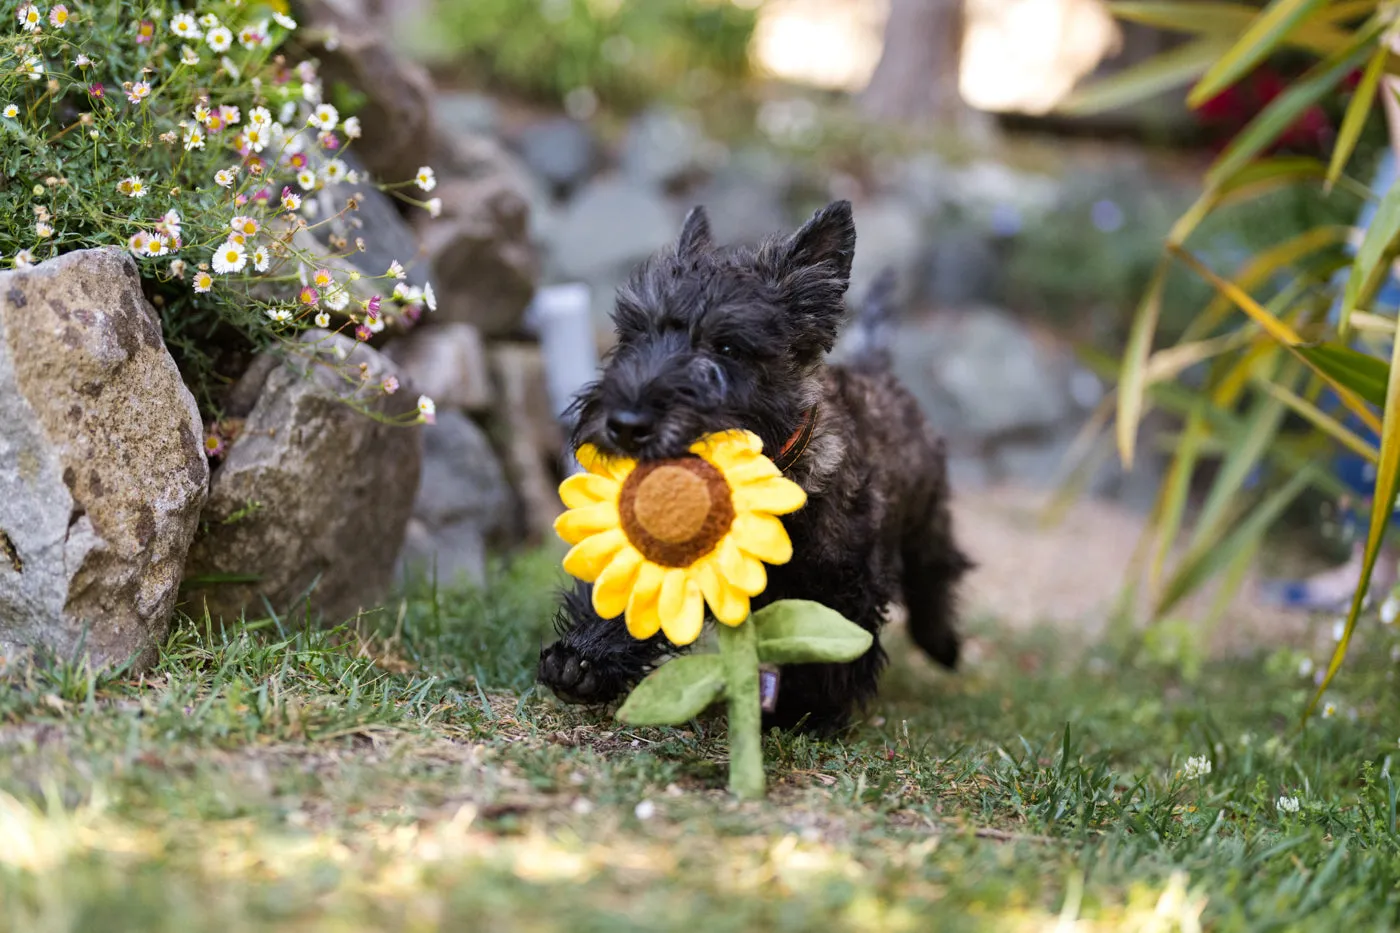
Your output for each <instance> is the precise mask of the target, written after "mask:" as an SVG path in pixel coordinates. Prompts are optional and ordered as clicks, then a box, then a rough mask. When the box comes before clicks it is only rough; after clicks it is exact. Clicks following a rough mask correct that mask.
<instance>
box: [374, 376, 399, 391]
mask: <svg viewBox="0 0 1400 933" xmlns="http://www.w3.org/2000/svg"><path fill="white" fill-rule="evenodd" d="M379 385H380V386H381V387H382V388H383V389H384V394H385V395H393V394H394V393H395V392H397V391H399V380H398V378H397V377H395V376H385V377H384V381H383V382H381V383H380V384H379Z"/></svg>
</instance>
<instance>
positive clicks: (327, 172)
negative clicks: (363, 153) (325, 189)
mask: <svg viewBox="0 0 1400 933" xmlns="http://www.w3.org/2000/svg"><path fill="white" fill-rule="evenodd" d="M345 172H346V166H345V163H344V162H342V161H341V160H340V159H331V160H330V161H329V162H327V163H326V164H325V165H323V166H321V176H322V177H323V178H325V179H326V183H327V184H332V185H338V184H340V183H341V182H342V181H344V180H345Z"/></svg>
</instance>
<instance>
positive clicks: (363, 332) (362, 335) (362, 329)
mask: <svg viewBox="0 0 1400 933" xmlns="http://www.w3.org/2000/svg"><path fill="white" fill-rule="evenodd" d="M372 336H374V333H373V332H372V331H371V330H370V329H369V328H368V327H366V326H365V325H364V324H361V325H360V326H359V327H356V328H355V339H356V340H358V341H360V342H361V343H364V342H365V341H367V340H369V338H370V337H372Z"/></svg>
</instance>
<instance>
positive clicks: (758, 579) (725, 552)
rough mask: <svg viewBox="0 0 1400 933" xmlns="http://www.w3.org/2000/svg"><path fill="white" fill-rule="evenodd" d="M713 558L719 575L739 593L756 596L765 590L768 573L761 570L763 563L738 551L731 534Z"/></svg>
mask: <svg viewBox="0 0 1400 933" xmlns="http://www.w3.org/2000/svg"><path fill="white" fill-rule="evenodd" d="M715 558H716V560H717V561H718V562H719V572H720V574H722V575H723V576H724V579H726V580H728V581H729V584H730V585H731V586H733V587H734V588H735V589H737V590H738V591H739V592H741V593H746V594H748V595H749V596H757V595H758V594H759V593H762V592H763V591H764V589H766V588H767V586H768V571H766V570H764V569H763V562H762V561H760V560H759V559H758V558H756V557H750V556H749V555H747V554H745V553H744V552H743V551H740V550H739V545H738V544H737V543H736V541H735V540H734V535H733V534H730V535H727V536H725V539H724V541H722V542H721V543H720V546H719V547H718V548H717V549H716V551H715Z"/></svg>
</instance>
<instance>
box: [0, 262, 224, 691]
mask: <svg viewBox="0 0 1400 933" xmlns="http://www.w3.org/2000/svg"><path fill="white" fill-rule="evenodd" d="M201 436H202V432H201V427H200V421H199V412H198V410H197V408H196V407H195V402H194V398H193V397H192V396H191V395H190V393H189V391H188V390H187V389H186V388H185V385H184V383H183V382H182V381H181V379H180V374H179V372H178V371H177V370H176V368H175V362H174V360H172V359H171V358H170V354H169V353H168V352H167V351H166V349H165V344H164V342H163V341H162V340H161V329H160V318H159V317H158V316H157V315H156V312H155V309H153V308H152V307H151V306H150V305H149V304H148V303H147V302H146V300H145V298H144V296H143V295H142V292H141V283H140V280H139V279H138V277H137V274H136V267H135V265H134V263H133V262H132V260H131V258H130V257H129V256H128V255H127V254H126V253H125V252H124V251H122V250H118V249H98V250H83V251H79V252H73V253H68V254H66V255H64V256H60V257H59V258H57V259H53V260H50V261H48V262H44V263H41V264H39V265H38V266H35V267H33V268H29V269H22V270H21V269H17V270H15V271H12V272H0V656H3V655H9V656H11V657H13V656H15V655H17V654H19V653H20V652H23V651H26V650H32V649H33V650H39V651H44V652H52V653H54V654H56V655H58V656H60V657H64V658H69V657H72V656H73V655H74V653H75V652H76V651H77V650H78V648H79V647H80V646H81V648H82V650H83V651H84V652H85V653H86V654H87V656H88V657H89V658H90V659H91V660H92V662H93V663H94V664H95V665H98V666H102V665H112V664H120V663H122V662H124V661H127V660H129V659H130V660H133V662H134V664H135V669H137V670H139V669H141V668H144V667H145V666H147V665H149V663H150V662H151V661H153V660H154V659H155V656H156V648H157V646H158V645H159V644H160V642H161V641H162V640H163V639H164V638H165V636H166V634H167V632H168V631H169V626H170V618H171V615H172V613H173V612H174V609H175V600H176V595H177V591H178V587H179V584H180V572H181V569H182V568H183V566H184V562H185V555H186V552H187V551H188V550H189V546H190V540H191V539H192V538H193V536H194V533H195V529H196V527H197V525H198V522H199V514H200V508H201V506H202V505H203V504H204V499H205V494H206V491H207V487H208V479H209V466H208V462H207V461H206V460H205V457H204V451H203V445H202V443H201Z"/></svg>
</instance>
